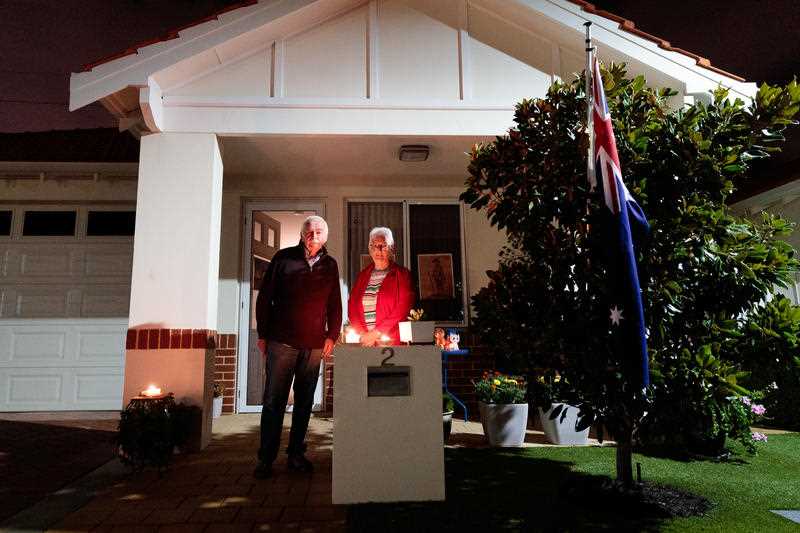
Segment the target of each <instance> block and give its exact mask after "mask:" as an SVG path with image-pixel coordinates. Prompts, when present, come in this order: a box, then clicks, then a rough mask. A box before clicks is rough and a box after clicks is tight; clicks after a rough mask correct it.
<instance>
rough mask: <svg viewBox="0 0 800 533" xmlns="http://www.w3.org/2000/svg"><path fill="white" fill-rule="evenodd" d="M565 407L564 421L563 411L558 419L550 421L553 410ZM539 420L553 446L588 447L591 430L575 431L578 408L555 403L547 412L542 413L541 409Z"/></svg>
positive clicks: (540, 409)
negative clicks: (561, 406)
mask: <svg viewBox="0 0 800 533" xmlns="http://www.w3.org/2000/svg"><path fill="white" fill-rule="evenodd" d="M559 405H563V406H564V409H566V410H567V413H566V415H565V416H564V419H563V420H562V419H561V415H563V414H564V411H563V410H562V411H561V412H560V413H559V414H558V416H557V417H555V418H554V419H553V420H550V413H552V412H553V409H555V408H556V407H558V406H559ZM538 409H539V420H541V421H542V429H543V430H544V436H545V437H547V440H549V441H550V442H552V443H553V444H563V445H586V444H589V428H586V429H584V430H583V431H575V424H576V423H577V422H578V408H577V407H575V406H572V405H568V404H564V403H554V404H553V405H551V406H550V409H548V410H547V411H542V408H541V407H539V408H538Z"/></svg>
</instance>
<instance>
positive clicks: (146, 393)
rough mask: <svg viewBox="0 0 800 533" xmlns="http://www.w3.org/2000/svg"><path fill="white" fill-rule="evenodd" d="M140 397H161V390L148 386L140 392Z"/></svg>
mask: <svg viewBox="0 0 800 533" xmlns="http://www.w3.org/2000/svg"><path fill="white" fill-rule="evenodd" d="M141 395H142V396H148V397H153V396H160V395H161V389H159V388H158V387H156V386H155V385H149V386H148V387H147V388H146V389H145V390H143V391H142V392H141Z"/></svg>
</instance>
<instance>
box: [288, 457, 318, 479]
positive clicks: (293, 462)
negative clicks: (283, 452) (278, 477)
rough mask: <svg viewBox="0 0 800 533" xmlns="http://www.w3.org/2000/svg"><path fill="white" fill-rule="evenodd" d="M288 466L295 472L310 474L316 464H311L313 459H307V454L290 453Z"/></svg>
mask: <svg viewBox="0 0 800 533" xmlns="http://www.w3.org/2000/svg"><path fill="white" fill-rule="evenodd" d="M287 466H288V467H289V470H292V471H294V472H306V473H308V474H310V473H311V472H313V471H314V465H313V464H311V461H309V460H308V459H306V457H305V455H303V454H302V453H298V454H293V455H290V456H289V460H288V461H287Z"/></svg>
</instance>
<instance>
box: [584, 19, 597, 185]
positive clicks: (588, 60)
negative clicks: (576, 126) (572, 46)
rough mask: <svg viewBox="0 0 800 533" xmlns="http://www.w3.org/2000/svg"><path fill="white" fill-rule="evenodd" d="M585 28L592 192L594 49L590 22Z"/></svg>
mask: <svg viewBox="0 0 800 533" xmlns="http://www.w3.org/2000/svg"><path fill="white" fill-rule="evenodd" d="M583 25H584V26H585V27H586V41H585V42H586V76H585V78H586V88H585V91H586V129H587V133H588V135H589V153H588V154H587V157H586V175H587V176H588V178H589V183H590V184H591V187H592V190H594V188H595V187H596V186H597V178H596V177H595V173H594V131H593V127H594V124H593V122H594V121H593V120H592V104H593V102H592V72H593V71H592V54H593V52H594V47H593V46H592V23H591V21H587V22H584V23H583Z"/></svg>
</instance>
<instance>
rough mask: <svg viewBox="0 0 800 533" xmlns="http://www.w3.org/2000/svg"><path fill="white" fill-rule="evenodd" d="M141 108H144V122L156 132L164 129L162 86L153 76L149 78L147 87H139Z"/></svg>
mask: <svg viewBox="0 0 800 533" xmlns="http://www.w3.org/2000/svg"><path fill="white" fill-rule="evenodd" d="M139 108H140V109H141V110H142V119H144V123H145V124H146V125H147V127H148V128H149V129H150V131H152V132H154V133H158V132H160V131H161V130H162V129H163V123H164V106H163V97H162V95H161V87H159V86H158V83H156V81H155V80H154V79H153V77H152V76H149V77H148V78H147V87H142V88H140V89H139Z"/></svg>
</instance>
